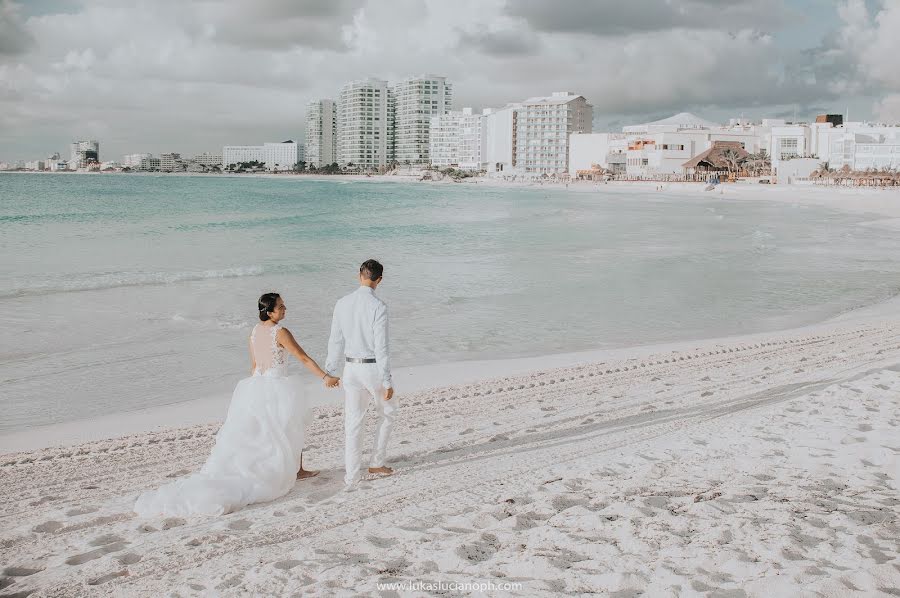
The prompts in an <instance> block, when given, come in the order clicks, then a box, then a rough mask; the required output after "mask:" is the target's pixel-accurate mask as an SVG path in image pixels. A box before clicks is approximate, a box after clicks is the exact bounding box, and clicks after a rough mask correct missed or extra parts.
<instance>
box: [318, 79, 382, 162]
mask: <svg viewBox="0 0 900 598" xmlns="http://www.w3.org/2000/svg"><path fill="white" fill-rule="evenodd" d="M373 97H374V95H373ZM367 107H368V106H367ZM373 122H374V121H373ZM306 161H307V162H308V163H309V164H310V166H316V167H319V166H325V165H328V164H333V163H334V162H337V161H338V155H337V111H336V110H335V105H334V100H327V99H322V100H314V101H312V102H310V103H309V104H308V105H307V107H306Z"/></svg>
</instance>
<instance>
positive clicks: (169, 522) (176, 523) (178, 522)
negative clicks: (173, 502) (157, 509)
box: [162, 517, 187, 530]
mask: <svg viewBox="0 0 900 598" xmlns="http://www.w3.org/2000/svg"><path fill="white" fill-rule="evenodd" d="M185 523H187V521H185V520H184V519H182V518H180V517H170V518H168V519H165V520H163V524H162V528H163V529H164V530H167V529H172V528H173V527H181V526H182V525H184V524H185Z"/></svg>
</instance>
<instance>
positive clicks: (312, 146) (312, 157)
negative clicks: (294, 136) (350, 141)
mask: <svg viewBox="0 0 900 598" xmlns="http://www.w3.org/2000/svg"><path fill="white" fill-rule="evenodd" d="M337 160H338V156H337V111H336V110H335V105H334V100H328V99H321V100H314V101H312V102H310V103H309V104H308V105H307V106H306V161H307V162H308V163H309V164H310V165H311V166H316V167H318V166H325V165H327V164H333V163H335V162H337Z"/></svg>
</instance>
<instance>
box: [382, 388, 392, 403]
mask: <svg viewBox="0 0 900 598" xmlns="http://www.w3.org/2000/svg"><path fill="white" fill-rule="evenodd" d="M393 396H394V389H393V388H385V389H384V400H385V401H390V400H391V399H392V398H393Z"/></svg>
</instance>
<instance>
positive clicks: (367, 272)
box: [359, 260, 384, 280]
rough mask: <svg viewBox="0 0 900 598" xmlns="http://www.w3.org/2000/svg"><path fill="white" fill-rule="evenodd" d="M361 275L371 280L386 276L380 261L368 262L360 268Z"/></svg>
mask: <svg viewBox="0 0 900 598" xmlns="http://www.w3.org/2000/svg"><path fill="white" fill-rule="evenodd" d="M359 274H360V276H362V277H363V278H368V279H369V280H378V279H379V278H381V275H382V274H384V266H382V265H381V264H380V263H378V260H366V261H364V262H363V263H362V265H361V266H360V267H359Z"/></svg>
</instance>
